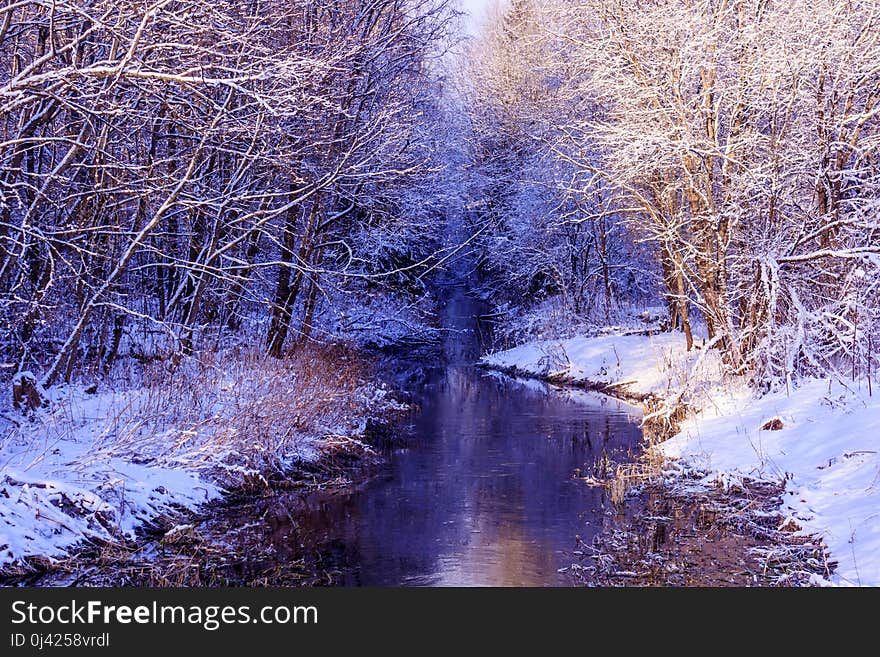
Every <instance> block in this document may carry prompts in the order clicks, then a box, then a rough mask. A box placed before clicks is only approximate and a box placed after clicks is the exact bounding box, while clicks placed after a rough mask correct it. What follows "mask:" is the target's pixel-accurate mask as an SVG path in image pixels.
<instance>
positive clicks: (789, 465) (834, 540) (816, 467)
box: [660, 380, 880, 586]
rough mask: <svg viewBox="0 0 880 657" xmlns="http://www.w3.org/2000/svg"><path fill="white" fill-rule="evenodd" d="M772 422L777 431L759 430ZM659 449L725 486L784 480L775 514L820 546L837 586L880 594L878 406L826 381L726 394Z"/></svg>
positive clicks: (877, 400) (863, 395) (864, 396)
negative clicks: (875, 589) (744, 480)
mask: <svg viewBox="0 0 880 657" xmlns="http://www.w3.org/2000/svg"><path fill="white" fill-rule="evenodd" d="M775 417H778V418H780V419H781V420H782V422H783V428H782V429H781V430H779V431H769V430H762V427H763V426H765V425H766V423H767V422H768V421H769V420H771V419H773V418H775ZM660 449H661V450H662V451H663V453H664V454H665V455H666V456H668V457H670V458H676V459H681V460H683V461H684V462H686V463H689V464H694V465H695V466H696V467H698V468H700V469H703V470H705V471H707V472H710V473H711V474H710V478H715V479H721V480H722V481H724V480H729V479H731V478H737V477H750V478H756V479H771V480H776V481H781V480H787V482H786V495H785V503H784V505H783V509H782V512H783V513H785V514H786V516H787V517H788V518H791V519H793V520H794V521H795V522H796V523H797V524H798V525H799V526H800V527H802V530H803V532H805V533H808V534H819V535H821V536H822V537H823V539H824V541H825V543H826V545H827V546H828V548H829V550H830V552H831V556H832V558H833V559H834V560H835V561H837V562H838V567H837V570H836V571H835V573H834V576H833V580H834V582H835V583H838V584H846V585H862V586H880V456H878V454H880V398H878V397H868V395H867V393H866V392H864V391H862V392H859V391H858V390H856V391H850V390H847V389H846V388H844V387H843V386H842V385H841V384H840V383H838V382H834V381H830V380H825V381H822V380H810V381H807V382H804V383H803V384H802V385H801V386H800V387H799V388H797V389H793V390H792V391H791V393H790V394H786V392H785V391H781V392H777V393H772V394H768V395H765V396H763V397H761V398H759V399H756V398H754V396H753V395H752V394H751V393H750V392H749V391H747V390H739V391H737V392H735V393H734V392H728V393H726V394H723V395H721V397H720V398H719V400H718V405H717V407H714V406H710V407H708V408H706V409H704V410H703V411H702V412H700V413H698V414H697V415H696V416H694V417H693V418H691V419H689V420H687V421H686V422H684V423H683V424H682V426H681V432H680V433H679V434H678V435H677V436H675V437H674V438H672V439H671V440H669V441H668V442H666V443H664V444H663V445H661V446H660Z"/></svg>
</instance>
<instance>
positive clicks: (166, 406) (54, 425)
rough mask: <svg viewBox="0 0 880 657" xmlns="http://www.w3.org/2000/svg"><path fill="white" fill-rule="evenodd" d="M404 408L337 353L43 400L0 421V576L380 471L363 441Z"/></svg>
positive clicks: (184, 534)
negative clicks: (294, 489) (276, 492)
mask: <svg viewBox="0 0 880 657" xmlns="http://www.w3.org/2000/svg"><path fill="white" fill-rule="evenodd" d="M405 409H406V406H405V405H403V404H400V403H398V402H397V401H395V400H394V399H393V398H392V395H391V394H390V393H389V390H388V389H387V388H386V387H385V386H384V385H383V384H380V383H377V382H376V381H375V378H374V377H373V376H372V375H371V373H370V371H369V368H368V366H367V365H366V363H365V362H364V361H363V359H362V358H361V357H360V356H359V355H358V354H357V353H356V352H354V351H352V350H350V349H346V348H343V347H332V348H306V349H302V350H300V351H298V352H297V354H296V355H294V356H291V357H289V358H285V359H282V360H277V359H267V358H265V357H263V356H261V355H260V354H257V353H253V352H243V351H236V352H229V353H223V354H208V355H204V356H201V357H199V358H198V359H192V360H190V361H187V362H184V363H181V364H178V366H176V367H174V368H173V369H165V368H164V367H162V366H157V367H155V368H154V369H151V370H149V371H147V372H145V373H144V374H143V375H142V377H141V379H140V385H138V386H137V387H129V388H127V389H122V390H111V389H107V390H101V389H99V388H97V387H95V386H92V387H88V386H69V387H65V388H61V387H59V388H56V389H53V390H52V391H51V403H50V406H49V407H48V408H46V409H39V410H37V411H35V412H33V413H31V414H30V415H29V416H16V415H12V414H11V413H7V414H4V415H3V416H2V419H0V422H2V426H0V430H2V432H0V436H2V439H0V572H2V576H3V577H4V578H5V579H10V580H21V578H23V577H27V576H28V574H29V573H33V572H47V571H51V570H53V569H56V568H57V569H61V570H63V569H64V568H65V562H67V561H68V560H69V557H70V555H72V554H75V555H90V556H89V557H88V558H89V559H93V560H98V561H100V560H102V559H103V560H107V559H108V558H112V556H113V555H117V556H118V555H120V554H124V553H127V552H128V553H131V552H137V551H138V550H139V549H140V548H141V546H142V543H143V537H145V536H147V537H150V539H151V540H154V541H155V540H160V541H164V543H165V544H167V545H172V544H181V545H182V544H187V543H192V542H193V541H192V539H193V532H191V531H190V529H191V527H190V525H191V523H190V522H187V521H188V520H192V519H193V518H194V517H196V516H198V514H199V513H200V512H201V511H203V510H204V509H206V508H213V507H215V506H217V505H219V504H222V503H223V501H224V500H226V499H229V498H230V497H231V496H235V495H237V494H239V493H247V494H251V495H254V496H255V497H259V496H260V495H261V494H262V493H265V492H267V491H269V490H272V489H273V488H274V487H277V486H279V485H288V486H290V485H294V486H296V485H303V486H316V485H325V484H327V483H329V482H332V481H334V480H336V479H338V478H339V477H340V476H342V474H343V473H344V471H345V467H348V465H350V463H351V461H358V462H369V461H370V460H371V459H375V458H378V457H377V454H376V451H375V450H374V449H373V448H372V447H371V446H370V445H369V444H368V443H367V439H366V437H367V434H369V433H370V432H371V431H372V430H373V429H374V428H375V427H376V426H379V425H381V424H382V423H384V422H386V421H388V420H389V419H390V418H393V417H394V416H396V415H398V414H399V413H400V412H402V411H403V410H405ZM341 464H345V465H341ZM337 466H339V467H337Z"/></svg>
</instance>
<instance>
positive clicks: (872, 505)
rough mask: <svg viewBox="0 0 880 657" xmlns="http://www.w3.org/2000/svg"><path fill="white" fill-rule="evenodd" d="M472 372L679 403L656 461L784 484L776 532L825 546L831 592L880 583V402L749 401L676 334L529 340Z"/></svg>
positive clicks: (804, 386) (831, 391)
mask: <svg viewBox="0 0 880 657" xmlns="http://www.w3.org/2000/svg"><path fill="white" fill-rule="evenodd" d="M482 363H483V365H485V366H487V367H492V368H499V369H508V370H516V371H518V372H521V373H528V374H531V375H533V376H538V377H542V378H557V379H563V380H566V381H569V382H573V383H579V384H592V385H596V386H608V384H619V385H617V386H614V385H611V386H608V392H611V393H614V394H617V393H619V392H620V391H621V390H623V391H624V393H625V394H626V393H628V394H632V393H636V394H639V395H643V396H644V395H652V396H658V397H660V398H664V399H666V400H671V399H676V400H686V402H687V404H688V406H689V407H690V409H691V413H690V415H689V416H688V418H687V419H686V420H684V421H683V422H682V423H681V425H680V432H679V433H678V434H677V435H675V436H674V437H673V438H671V439H670V440H669V441H667V442H665V443H663V444H661V445H660V446H658V447H657V449H659V450H660V451H661V452H662V454H664V455H665V456H666V457H668V458H669V459H674V460H676V461H677V462H678V463H679V465H680V466H682V467H681V468H680V469H681V470H682V471H685V472H694V471H699V472H702V473H705V479H704V483H705V484H707V485H709V484H714V483H717V482H722V483H729V482H736V481H737V480H740V479H743V478H749V479H759V480H769V481H776V482H782V481H784V482H785V484H786V495H785V502H784V504H783V507H782V508H781V509H780V513H782V515H783V520H782V521H781V523H780V525H781V526H786V525H788V526H797V527H799V528H800V529H799V531H800V532H802V533H805V534H818V535H821V536H822V537H823V539H824V541H825V543H826V544H827V546H828V549H829V551H830V554H831V559H832V560H833V561H836V562H837V564H838V566H837V569H836V571H835V572H834V575H833V577H832V581H833V582H834V583H837V584H841V585H863V586H864V585H868V586H878V585H880V394H878V395H875V396H873V397H872V396H869V394H868V390H867V386H866V384H864V383H863V384H862V385H861V386H860V385H859V383H858V382H856V383H852V382H838V381H831V380H809V381H804V382H802V383H801V384H800V385H799V386H797V387H795V388H793V389H791V390H790V391H785V390H783V391H777V392H773V393H769V394H766V395H764V396H760V397H758V396H756V395H755V393H754V392H753V391H752V390H750V389H749V388H748V387H747V386H746V385H745V384H744V383H742V382H740V381H735V380H734V381H731V380H722V378H721V376H720V368H719V367H718V363H717V360H716V357H715V356H714V355H713V354H712V352H702V351H697V352H692V353H687V352H686V351H685V349H684V341H683V338H682V337H681V336H679V335H674V334H672V335H657V336H606V337H598V338H574V339H570V340H563V341H545V342H534V343H529V344H526V345H523V346H521V347H518V348H516V349H512V350H510V351H505V352H500V353H496V354H492V355H491V356H487V357H485V358H484V359H483V361H482ZM776 420H778V421H776ZM792 521H793V525H792Z"/></svg>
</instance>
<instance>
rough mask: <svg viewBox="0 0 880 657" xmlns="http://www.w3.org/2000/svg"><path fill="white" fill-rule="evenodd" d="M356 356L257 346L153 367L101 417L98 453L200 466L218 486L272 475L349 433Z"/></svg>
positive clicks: (358, 375)
mask: <svg viewBox="0 0 880 657" xmlns="http://www.w3.org/2000/svg"><path fill="white" fill-rule="evenodd" d="M364 376H365V371H364V365H363V363H362V362H361V361H360V360H359V359H358V358H357V357H356V356H355V355H354V353H353V352H351V351H350V350H348V349H345V348H343V347H306V348H303V349H300V350H298V351H297V352H296V353H295V354H293V355H290V356H288V357H285V358H283V359H275V358H270V357H267V356H265V355H264V354H262V353H261V352H259V351H257V350H250V351H241V350H236V351H233V352H229V353H225V354H218V353H205V354H203V355H201V356H200V357H198V358H194V359H191V360H190V361H188V362H185V363H183V364H181V365H179V366H177V367H175V368H173V369H168V368H165V367H162V366H156V367H154V368H152V369H151V370H150V371H148V372H147V373H146V375H145V377H144V379H145V380H144V384H143V385H142V386H141V387H140V388H139V389H138V390H137V391H135V393H134V394H131V395H130V399H129V403H127V404H124V405H122V406H121V407H120V408H119V409H117V411H116V412H115V414H113V415H112V416H111V417H109V418H107V420H106V431H105V432H104V433H105V439H104V440H102V441H101V442H100V443H99V444H98V445H96V448H97V449H96V453H95V454H93V455H97V452H98V451H106V452H109V453H111V454H112V455H114V456H117V457H118V456H121V457H132V456H134V457H136V458H141V459H143V458H149V459H153V462H155V464H156V465H161V466H166V467H184V468H185V469H188V470H197V471H202V472H204V471H210V473H211V474H212V475H213V478H214V479H215V480H218V481H219V482H220V483H222V484H224V485H241V484H244V483H247V482H248V481H251V480H253V479H254V478H255V477H256V478H258V479H259V478H262V477H265V476H271V475H272V474H273V473H280V472H282V471H283V470H284V469H285V468H286V467H287V466H289V465H290V463H291V461H295V460H297V459H300V458H302V457H308V456H309V453H308V452H309V450H310V449H312V443H313V442H314V441H315V439H317V438H321V437H324V436H334V437H335V436H338V435H340V434H342V435H346V436H351V435H356V434H357V433H358V428H359V427H358V424H359V423H360V422H361V421H362V419H363V417H364V415H365V414H366V413H369V412H370V408H369V406H370V402H371V398H370V394H369V390H368V386H367V383H366V382H365V380H364Z"/></svg>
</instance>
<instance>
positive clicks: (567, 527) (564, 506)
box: [275, 287, 640, 586]
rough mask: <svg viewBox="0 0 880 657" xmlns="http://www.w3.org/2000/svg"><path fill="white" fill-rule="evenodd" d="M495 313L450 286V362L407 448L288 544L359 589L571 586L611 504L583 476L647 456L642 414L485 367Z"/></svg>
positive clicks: (308, 512)
mask: <svg viewBox="0 0 880 657" xmlns="http://www.w3.org/2000/svg"><path fill="white" fill-rule="evenodd" d="M480 311H481V306H480V304H479V303H478V302H476V301H474V300H472V299H470V298H468V297H467V295H466V294H465V293H464V291H463V289H461V288H455V287H453V288H450V292H449V295H448V301H447V303H446V307H445V315H446V317H445V325H446V326H447V327H449V328H450V329H451V331H450V333H449V335H448V338H447V340H446V344H445V356H444V357H442V358H440V359H439V360H438V361H437V362H436V363H427V364H425V369H424V371H423V372H422V373H421V377H416V379H419V378H420V379H421V382H420V383H419V384H418V385H417V386H416V389H414V390H412V393H413V396H414V399H415V401H416V402H417V403H418V404H419V405H420V407H421V408H420V410H419V411H418V412H416V413H414V414H413V415H412V416H411V417H410V418H409V423H408V425H406V426H405V427H404V433H405V436H404V441H403V444H405V447H404V448H399V449H397V450H396V451H394V453H393V454H392V455H391V459H390V463H389V465H388V466H387V467H386V468H385V470H384V471H383V472H382V473H381V474H380V475H379V476H377V477H376V478H375V479H373V480H372V481H370V482H369V483H367V484H366V485H365V486H363V487H362V488H360V489H359V490H357V491H355V492H346V493H343V494H340V493H320V494H315V495H313V496H312V497H311V498H309V499H307V500H306V505H305V508H299V509H298V510H297V511H296V513H295V514H293V516H292V517H291V520H290V523H291V525H292V526H288V527H285V526H281V527H279V528H278V529H277V531H276V532H275V536H276V537H277V539H278V540H282V541H284V540H298V541H305V542H306V543H312V544H314V545H320V546H321V548H320V549H321V550H322V551H323V552H324V553H325V554H328V553H329V555H330V556H329V559H330V561H331V565H332V569H333V570H335V571H336V572H337V573H339V575H338V577H337V581H338V582H339V583H342V584H346V585H380V586H382V585H462V586H473V585H519V586H546V585H551V586H552V585H565V584H569V583H570V582H569V580H568V577H567V575H566V574H565V573H564V572H560V569H564V568H565V567H567V566H568V565H570V564H571V563H572V561H576V560H577V559H576V557H575V556H573V555H572V553H573V551H574V550H576V549H578V546H577V539H576V537H577V536H580V537H581V539H582V540H584V541H586V542H589V541H590V540H591V538H592V536H593V535H594V534H595V533H596V532H598V531H599V530H600V529H601V526H602V524H603V518H604V516H605V512H606V510H607V509H608V507H609V504H610V502H609V501H608V500H607V499H606V495H605V493H604V491H603V490H602V489H600V488H592V487H588V486H587V485H585V484H584V483H583V482H582V481H579V480H577V479H576V478H574V477H573V475H574V473H575V472H576V471H577V470H578V469H580V470H584V471H592V468H593V467H594V465H595V463H596V462H597V461H599V460H601V459H603V458H605V457H607V458H610V459H611V460H623V459H625V458H626V455H627V453H629V452H631V451H632V450H634V449H636V448H637V445H638V441H639V438H640V432H639V429H638V426H637V424H636V423H635V418H634V416H633V412H634V411H633V409H632V408H631V407H629V406H626V405H625V404H622V403H619V402H617V401H615V400H612V399H610V398H607V397H603V396H600V395H592V394H587V393H579V392H573V393H560V392H553V391H550V390H549V389H547V388H546V387H545V386H543V384H538V383H534V382H517V381H514V380H512V379H510V378H508V377H505V376H502V375H498V374H492V373H488V372H483V371H481V370H479V369H477V368H475V367H473V365H472V364H471V363H473V362H474V360H475V359H476V358H477V357H478V355H479V350H480V342H481V341H480V334H481V330H482V329H481V328H480V326H479V325H478V323H477V319H476V316H477V315H478V314H479V313H480Z"/></svg>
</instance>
